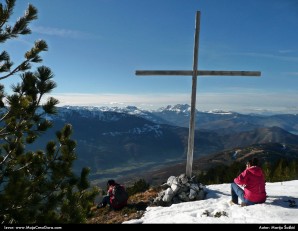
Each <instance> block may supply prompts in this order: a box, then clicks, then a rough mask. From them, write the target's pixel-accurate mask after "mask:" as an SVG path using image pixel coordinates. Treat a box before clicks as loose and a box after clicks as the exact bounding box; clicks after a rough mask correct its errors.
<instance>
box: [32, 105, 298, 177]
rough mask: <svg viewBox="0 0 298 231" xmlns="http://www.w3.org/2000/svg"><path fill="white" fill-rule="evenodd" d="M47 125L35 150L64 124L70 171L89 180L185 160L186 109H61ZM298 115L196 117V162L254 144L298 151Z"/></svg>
mask: <svg viewBox="0 0 298 231" xmlns="http://www.w3.org/2000/svg"><path fill="white" fill-rule="evenodd" d="M58 109H59V110H58V114H57V115H56V116H54V117H51V118H49V119H51V120H53V122H54V127H53V128H52V129H51V130H50V131H49V132H48V133H46V134H45V135H43V136H42V137H41V139H40V140H38V142H37V143H36V144H34V145H33V148H42V147H44V145H45V142H46V141H48V140H51V139H53V138H54V134H55V132H56V131H57V130H60V129H61V128H62V127H63V125H64V124H65V123H70V124H72V126H73V130H74V133H73V136H72V138H73V139H74V140H76V141H77V150H76V153H77V155H78V159H77V160H76V162H75V165H74V168H75V170H76V171H79V170H80V169H81V168H82V167H85V166H86V167H90V168H91V179H92V180H94V182H102V181H105V180H106V179H108V178H119V177H122V176H123V175H127V174H134V173H139V172H140V171H145V170H149V169H152V168H154V167H157V166H164V165H165V164H166V165H169V164H175V163H180V162H181V161H183V160H185V159H186V153H187V142H188V124H189V114H190V106H189V105H175V106H167V107H164V108H160V109H158V110H155V111H147V110H140V109H138V108H137V107H134V106H129V107H125V108H118V107H110V108H109V107H74V106H69V107H61V108H58ZM295 134H298V115H291V114H289V115H284V114H282V115H272V116H260V115H252V114H251V115H243V114H239V113H235V112H223V111H213V112H199V111H197V112H196V132H195V148H194V158H195V159H197V158H199V157H202V156H207V155H212V154H216V153H218V152H222V151H225V150H229V149H233V148H239V147H246V146H249V145H253V144H265V143H280V144H284V145H298V136H297V135H295Z"/></svg>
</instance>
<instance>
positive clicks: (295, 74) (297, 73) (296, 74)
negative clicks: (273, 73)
mask: <svg viewBox="0 0 298 231" xmlns="http://www.w3.org/2000/svg"><path fill="white" fill-rule="evenodd" d="M285 74H286V75H293V76H298V72H286V73H285Z"/></svg>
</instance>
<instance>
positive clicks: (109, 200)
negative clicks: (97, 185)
mask: <svg viewBox="0 0 298 231" xmlns="http://www.w3.org/2000/svg"><path fill="white" fill-rule="evenodd" d="M119 185H120V184H118V183H116V182H115V180H108V182H107V191H108V192H107V195H106V196H104V197H103V199H102V202H101V203H100V204H98V205H97V208H104V207H106V205H109V206H110V207H111V208H112V209H114V210H117V209H122V208H123V207H124V206H126V205H127V198H125V199H124V200H123V201H118V200H117V199H116V197H115V195H114V187H116V186H119ZM120 186H121V187H122V188H123V189H124V190H125V187H124V186H123V185H120Z"/></svg>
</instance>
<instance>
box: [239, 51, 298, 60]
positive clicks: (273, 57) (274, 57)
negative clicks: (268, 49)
mask: <svg viewBox="0 0 298 231" xmlns="http://www.w3.org/2000/svg"><path fill="white" fill-rule="evenodd" d="M238 55H246V56H252V57H262V58H270V59H277V60H282V61H291V62H298V57H294V56H281V55H275V54H265V53H255V52H248V53H238Z"/></svg>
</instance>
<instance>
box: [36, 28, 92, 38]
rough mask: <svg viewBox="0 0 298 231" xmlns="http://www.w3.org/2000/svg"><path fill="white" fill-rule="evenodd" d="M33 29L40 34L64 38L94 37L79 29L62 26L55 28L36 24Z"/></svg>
mask: <svg viewBox="0 0 298 231" xmlns="http://www.w3.org/2000/svg"><path fill="white" fill-rule="evenodd" d="M32 31H33V32H35V33H38V34H43V35H50V36H57V37H62V38H75V39H82V38H92V37H93V36H92V35H91V34H88V33H85V32H82V31H77V30H69V29H61V28H53V27H43V26H34V27H32Z"/></svg>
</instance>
